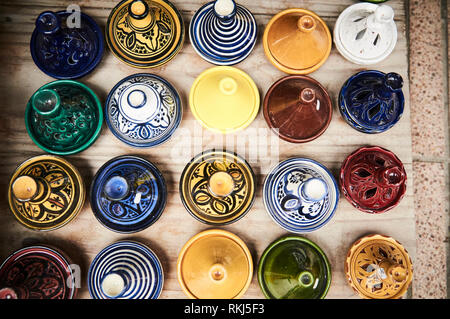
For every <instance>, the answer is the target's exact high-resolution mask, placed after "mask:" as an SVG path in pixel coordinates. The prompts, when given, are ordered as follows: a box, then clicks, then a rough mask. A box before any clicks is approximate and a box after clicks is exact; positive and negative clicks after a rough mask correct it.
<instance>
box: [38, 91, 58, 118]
mask: <svg viewBox="0 0 450 319" xmlns="http://www.w3.org/2000/svg"><path fill="white" fill-rule="evenodd" d="M60 104H61V100H60V97H59V94H58V93H57V92H56V91H55V90H51V89H42V90H38V91H36V93H34V94H33V96H32V97H31V105H32V107H33V109H34V110H35V111H36V113H37V114H39V115H41V116H44V117H53V116H56V115H57V114H58V111H59V109H60Z"/></svg>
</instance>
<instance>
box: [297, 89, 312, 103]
mask: <svg viewBox="0 0 450 319" xmlns="http://www.w3.org/2000/svg"><path fill="white" fill-rule="evenodd" d="M315 100H316V92H315V91H314V90H313V89H311V88H304V89H303V90H302V91H301V92H300V101H301V102H302V103H304V104H310V103H312V102H314V101H315Z"/></svg>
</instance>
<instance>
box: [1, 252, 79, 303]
mask: <svg viewBox="0 0 450 319" xmlns="http://www.w3.org/2000/svg"><path fill="white" fill-rule="evenodd" d="M70 265H71V262H70V260H69V259H67V257H65V256H64V255H63V254H62V253H61V252H59V251H58V250H56V249H54V248H49V247H44V246H30V247H26V248H22V249H20V250H18V251H16V252H14V253H12V254H11V255H10V256H9V257H8V258H7V259H6V260H5V261H4V262H3V264H2V265H1V266H0V299H73V298H75V296H76V292H77V288H76V285H75V276H74V274H73V272H72V269H71V266H70Z"/></svg>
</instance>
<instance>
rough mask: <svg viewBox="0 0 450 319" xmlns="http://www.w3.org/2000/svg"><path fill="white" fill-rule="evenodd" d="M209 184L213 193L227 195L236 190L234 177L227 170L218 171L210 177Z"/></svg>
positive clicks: (219, 195) (221, 195)
mask: <svg viewBox="0 0 450 319" xmlns="http://www.w3.org/2000/svg"><path fill="white" fill-rule="evenodd" d="M208 186H209V189H210V191H211V193H212V194H213V195H215V196H218V197H226V196H228V195H230V194H231V193H232V192H233V190H234V181H233V177H232V176H231V175H230V174H228V173H227V172H222V171H220V172H216V173H214V174H213V175H211V177H210V178H209V181H208Z"/></svg>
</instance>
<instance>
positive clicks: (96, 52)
mask: <svg viewBox="0 0 450 319" xmlns="http://www.w3.org/2000/svg"><path fill="white" fill-rule="evenodd" d="M77 17H78V18H77ZM30 51H31V56H32V57H33V60H34V63H36V65H37V66H38V68H39V69H41V71H42V72H44V73H45V74H47V75H49V76H51V77H54V78H56V79H75V78H80V77H82V76H85V75H86V74H88V73H89V72H91V71H92V70H93V69H94V68H95V67H96V66H97V64H98V63H99V62H100V60H101V59H102V55H103V34H102V31H101V29H100V27H99V26H98V25H97V23H96V22H95V21H94V20H93V19H92V18H91V17H89V16H88V15H87V14H84V13H82V12H70V11H69V12H67V11H58V12H51V11H44V12H42V13H41V14H40V15H39V16H38V18H37V19H36V28H35V29H34V31H33V34H32V36H31V42H30Z"/></svg>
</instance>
